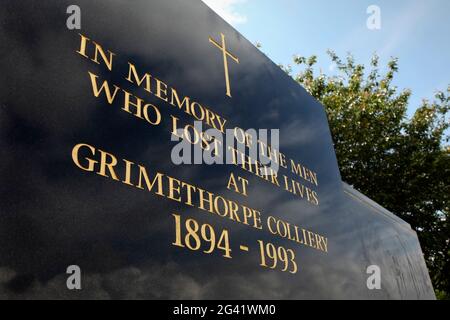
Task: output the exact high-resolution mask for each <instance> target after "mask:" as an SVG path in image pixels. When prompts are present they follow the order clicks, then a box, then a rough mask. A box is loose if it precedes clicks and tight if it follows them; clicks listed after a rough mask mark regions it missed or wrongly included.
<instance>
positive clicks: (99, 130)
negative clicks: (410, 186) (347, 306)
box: [0, 0, 435, 299]
mask: <svg viewBox="0 0 450 320" xmlns="http://www.w3.org/2000/svg"><path fill="white" fill-rule="evenodd" d="M73 4H74V3H73V1H9V0H8V1H4V3H2V6H1V7H0V21H1V23H0V39H1V45H0V74H1V76H0V79H1V82H0V149H1V151H2V157H1V161H0V181H1V183H0V244H1V245H0V298H3V299H12V298H27V299H29V298H67V299H78V298H88V299H130V298H141V299H314V298H319V299H343V298H348V299H434V298H435V296H434V293H433V288H432V286H431V283H430V279H429V276H428V271H427V269H426V266H425V263H424V259H423V256H422V251H421V249H420V245H419V242H418V240H417V236H416V234H415V232H414V231H413V230H411V228H410V227H409V225H408V224H406V223H405V222H403V221H402V220H400V219H398V218H396V217H395V216H394V215H393V214H391V213H389V212H387V211H386V210H385V209H383V208H381V207H380V206H378V205H377V204H375V203H373V202H372V201H371V200H369V199H367V198H366V197H364V196H363V195H361V194H359V193H358V192H357V191H355V190H353V189H352V188H350V187H349V186H346V185H343V183H342V182H341V177H340V174H339V168H338V165H337V161H336V156H335V152H334V148H333V142H332V139H331V134H330V130H329V127H328V123H327V117H326V114H325V111H324V108H323V107H322V106H321V105H320V104H319V103H318V102H317V101H316V100H314V99H313V98H312V97H311V96H310V95H309V94H308V93H307V92H306V91H305V90H304V89H303V88H302V87H301V86H299V85H298V84H297V83H296V82H295V81H293V80H292V79H291V78H290V77H289V76H287V75H286V74H285V73H284V72H283V71H282V70H281V69H280V68H279V67H278V66H277V65H275V64H274V63H273V62H272V61H270V60H269V59H268V58H267V57H266V56H265V55H264V54H263V53H261V52H260V51H259V50H258V49H257V48H255V47H254V46H253V45H252V44H251V43H250V42H249V41H247V40H246V39H245V38H244V37H243V36H242V35H240V34H239V33H238V32H237V31H236V30H234V29H233V28H232V27H231V26H230V25H228V24H227V23H226V22H225V21H224V20H222V19H221V18H220V17H219V16H217V15H216V14H215V13H214V12H213V11H212V10H210V9H209V8H208V7H207V6H206V5H204V4H203V3H202V2H201V1H186V0H171V1H167V0H148V1H143V0H139V1H125V0H123V1H120V0H114V1H106V0H96V1H87V0H86V1H84V0H77V1H76V5H77V6H78V7H79V8H80V9H81V29H79V30H77V29H74V30H70V29H69V28H68V27H67V25H66V20H67V19H68V17H69V15H68V14H67V8H68V7H69V6H70V5H73ZM305 46H307V44H305ZM200 127H201V128H200ZM251 129H254V130H255V132H256V133H258V135H254V134H253V133H252V132H253V131H251ZM262 129H267V130H269V131H268V132H269V133H270V134H269V137H268V139H263V138H264V136H263V134H262V132H263V131H261V132H260V131H259V130H262ZM271 130H272V131H271ZM276 130H279V131H276ZM277 138H279V139H277ZM230 139H232V140H234V143H236V145H235V147H232V146H230V145H229V142H230ZM278 141H279V144H278V143H277V142H278ZM183 142H184V143H183ZM186 145H188V146H189V147H192V148H189V150H191V151H192V154H191V155H189V152H188V149H186ZM255 146H256V147H257V149H258V154H257V156H258V157H261V159H260V161H258V158H255V157H252V156H250V155H247V153H246V152H247V151H249V150H250V149H251V148H254V147H255ZM181 147H183V148H184V149H180V148H181ZM240 147H242V148H244V149H243V150H244V151H242V149H239V148H240ZM177 151H178V153H177ZM208 154H209V155H210V158H214V160H215V163H214V164H209V163H207V161H206V160H205V159H206V155H208ZM177 155H178V156H177ZM198 155H200V157H197V156H198ZM264 159H265V160H270V163H264V162H263V160H264ZM182 160H186V161H182ZM189 160H192V162H191V163H189ZM221 160H222V161H223V162H224V164H221V163H220V161H221ZM177 161H178V162H182V163H181V164H180V163H177ZM378 271H379V278H377V279H379V282H378V283H377V280H376V279H375V278H373V277H374V276H377V273H378ZM77 275H81V276H80V277H79V278H77ZM374 279H375V280H374ZM80 287H81V290H79V289H80Z"/></svg>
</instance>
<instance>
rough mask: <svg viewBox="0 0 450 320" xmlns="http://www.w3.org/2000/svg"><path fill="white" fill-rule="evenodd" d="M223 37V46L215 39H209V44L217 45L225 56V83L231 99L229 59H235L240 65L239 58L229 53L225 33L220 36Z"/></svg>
mask: <svg viewBox="0 0 450 320" xmlns="http://www.w3.org/2000/svg"><path fill="white" fill-rule="evenodd" d="M220 35H221V36H222V45H220V44H219V43H218V42H216V41H215V40H214V39H213V38H211V37H209V42H211V43H212V44H213V45H215V46H216V47H217V48H219V49H220V51H222V54H223V67H224V69H225V83H226V85H227V96H229V97H230V98H231V87H230V76H229V74H228V57H230V58H231V59H233V60H234V61H235V62H236V63H239V59H238V57H236V56H234V55H232V54H231V53H230V52H228V51H227V47H226V44H225V35H224V34H223V33H221V34H220Z"/></svg>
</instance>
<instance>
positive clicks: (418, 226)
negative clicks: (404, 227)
mask: <svg viewBox="0 0 450 320" xmlns="http://www.w3.org/2000/svg"><path fill="white" fill-rule="evenodd" d="M328 54H329V56H330V57H331V60H332V62H333V63H334V64H335V65H336V67H337V70H338V76H326V75H325V74H323V73H322V72H320V73H319V74H316V72H315V65H316V63H317V58H316V56H312V57H309V58H305V57H300V56H297V57H294V65H295V67H296V68H299V69H300V72H299V73H298V74H297V75H295V76H294V79H295V80H296V81H297V82H298V83H300V84H301V85H302V86H303V87H305V89H306V90H307V91H308V92H309V93H311V94H312V95H313V96H314V97H315V98H317V99H318V100H319V101H321V102H322V104H323V105H324V106H325V108H326V112H327V115H328V120H329V124H330V128H331V132H332V135H333V141H334V144H335V149H336V155H337V158H338V162H339V167H340V170H341V174H342V178H343V180H344V181H346V182H347V183H349V184H351V185H353V186H354V187H355V188H356V189H358V190H360V191H361V192H362V193H364V194H366V195H367V196H368V197H370V198H372V199H373V200H375V201H376V202H378V203H379V204H381V205H382V206H384V207H385V208H387V209H388V210H390V211H392V212H393V213H394V214H396V215H398V216H399V217H400V218H402V219H404V220H405V221H407V222H408V223H409V224H411V227H412V228H413V229H415V230H416V232H417V234H418V237H419V240H420V242H421V246H422V250H423V252H424V255H425V259H426V262H427V265H428V268H429V271H430V276H431V278H432V281H433V285H434V288H435V290H436V292H437V293H438V297H440V298H449V297H450V240H449V238H450V227H449V211H450V148H449V145H448V142H449V136H448V131H449V126H450V121H449V118H448V115H449V110H450V86H449V87H448V89H447V92H438V93H437V94H436V96H435V97H434V100H433V101H427V100H424V101H423V103H422V105H421V106H420V107H419V108H418V109H417V111H416V112H415V114H414V115H413V116H412V118H410V119H408V118H407V108H408V102H409V98H410V95H411V92H410V91H408V90H402V91H399V90H398V89H397V87H395V86H394V85H393V84H392V82H393V80H394V76H395V74H396V73H397V72H398V61H397V59H391V60H390V61H389V63H388V64H387V68H386V72H385V73H384V74H381V72H380V70H379V58H378V56H377V55H374V56H373V58H372V61H371V63H370V68H369V70H368V71H367V72H366V67H365V66H364V65H362V64H357V63H355V60H354V58H353V57H352V56H351V55H348V56H347V57H346V59H345V61H342V60H341V59H340V58H339V57H338V56H337V55H336V54H335V53H334V52H332V51H329V52H328ZM282 67H283V66H282ZM283 68H284V70H285V71H286V72H288V73H290V74H292V70H293V69H292V67H291V66H287V67H283Z"/></svg>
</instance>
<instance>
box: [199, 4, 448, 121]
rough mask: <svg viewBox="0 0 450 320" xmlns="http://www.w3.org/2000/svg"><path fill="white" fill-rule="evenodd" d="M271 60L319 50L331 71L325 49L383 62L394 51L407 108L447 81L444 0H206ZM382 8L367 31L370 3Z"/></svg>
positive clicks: (327, 71)
mask: <svg viewBox="0 0 450 320" xmlns="http://www.w3.org/2000/svg"><path fill="white" fill-rule="evenodd" d="M203 1H204V2H206V3H207V4H208V5H209V6H211V7H212V8H213V9H214V10H215V11H216V12H217V13H219V14H220V15H221V16H222V17H223V18H225V20H227V21H228V22H230V23H231V24H232V25H233V26H234V27H235V28H236V29H237V30H238V31H239V32H241V33H242V34H243V35H244V36H245V37H246V38H247V39H249V40H250V41H251V42H253V43H256V42H259V43H261V44H262V46H263V48H262V51H263V52H264V53H265V54H267V55H268V56H269V57H270V58H271V59H272V60H273V61H274V62H276V63H283V64H288V63H290V62H291V61H292V57H293V55H294V54H299V55H303V56H310V55H312V54H316V55H317V56H318V58H319V64H318V66H319V67H320V69H322V71H323V72H324V73H325V74H329V75H332V74H334V72H335V70H334V68H333V66H332V64H331V61H330V59H329V58H328V56H327V55H326V50H327V49H332V50H334V51H336V53H337V54H338V55H339V56H341V57H344V56H345V54H346V53H347V52H351V53H352V54H353V55H354V57H355V59H356V61H357V62H358V63H364V64H368V63H369V62H370V57H371V56H372V54H373V53H374V52H377V53H378V54H379V55H380V61H381V65H385V64H386V62H387V61H388V60H389V58H390V57H391V56H393V57H397V58H399V68H400V71H399V73H398V74H397V77H396V81H395V84H396V85H397V86H398V87H399V88H408V89H411V90H412V93H413V96H412V98H411V100H410V108H409V113H410V114H411V113H412V112H414V110H415V109H416V108H417V107H418V106H419V105H420V103H421V100H422V99H423V98H428V99H431V98H432V97H433V96H434V93H435V91H436V90H445V89H446V88H447V86H448V85H449V84H450V41H449V39H450V1H449V0H394V1H392V0H391V1H388V0H370V1H367V0H340V1H331V0H277V1H274V0H203ZM370 5H377V6H378V7H379V8H380V10H381V29H380V30H370V29H369V28H368V27H367V25H366V21H367V19H368V18H369V16H370V14H368V13H367V8H368V7H369V6H370Z"/></svg>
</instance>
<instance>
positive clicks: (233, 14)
mask: <svg viewBox="0 0 450 320" xmlns="http://www.w3.org/2000/svg"><path fill="white" fill-rule="evenodd" d="M246 1H247V0H203V2H204V3H205V4H206V5H208V6H209V7H210V8H211V9H213V10H214V11H215V12H216V13H217V14H218V15H219V16H221V17H222V18H223V19H225V20H226V21H227V22H228V23H230V24H232V25H237V24H242V23H246V22H247V16H245V15H243V14H240V13H239V12H237V11H236V5H237V4H240V3H244V2H246Z"/></svg>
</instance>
